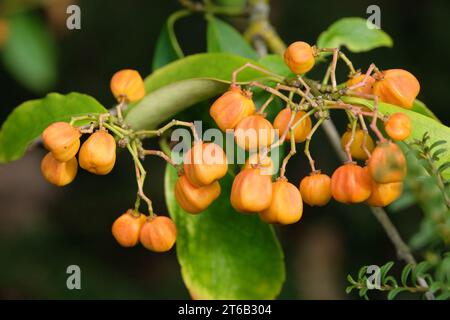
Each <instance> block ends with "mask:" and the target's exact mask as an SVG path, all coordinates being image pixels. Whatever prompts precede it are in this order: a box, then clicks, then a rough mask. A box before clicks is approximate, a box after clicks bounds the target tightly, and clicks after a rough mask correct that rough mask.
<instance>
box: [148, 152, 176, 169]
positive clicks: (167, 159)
mask: <svg viewBox="0 0 450 320" xmlns="http://www.w3.org/2000/svg"><path fill="white" fill-rule="evenodd" d="M140 154H142V155H144V156H147V155H149V156H157V157H160V158H162V159H164V160H165V161H166V162H167V163H168V164H170V165H172V166H175V163H174V162H173V161H172V159H171V158H170V157H169V156H168V155H167V154H165V153H164V152H162V151H160V150H145V149H143V150H141V151H140Z"/></svg>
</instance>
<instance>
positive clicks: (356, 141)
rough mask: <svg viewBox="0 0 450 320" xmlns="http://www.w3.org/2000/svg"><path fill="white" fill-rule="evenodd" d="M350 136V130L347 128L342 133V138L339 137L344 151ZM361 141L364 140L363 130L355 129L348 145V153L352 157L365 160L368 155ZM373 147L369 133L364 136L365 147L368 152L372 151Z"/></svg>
mask: <svg viewBox="0 0 450 320" xmlns="http://www.w3.org/2000/svg"><path fill="white" fill-rule="evenodd" d="M351 138H352V131H351V130H347V131H346V132H345V133H344V134H343V135H342V138H341V146H342V150H344V151H345V146H346V145H347V143H348V142H349V141H350V139H351ZM363 141H364V131H363V130H361V129H357V130H355V136H354V138H353V142H352V144H351V145H350V153H351V155H352V157H353V158H355V159H358V160H367V158H368V155H367V153H366V152H365V151H364V149H363V147H362V145H363ZM374 147H375V146H374V143H373V140H372V138H371V137H370V135H369V134H368V135H367V138H366V148H367V150H368V151H369V152H372V150H373V148H374Z"/></svg>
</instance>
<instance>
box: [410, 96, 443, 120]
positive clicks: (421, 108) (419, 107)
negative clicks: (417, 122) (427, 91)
mask: <svg viewBox="0 0 450 320" xmlns="http://www.w3.org/2000/svg"><path fill="white" fill-rule="evenodd" d="M411 110H412V111H414V112H417V113H420V114H423V115H424V116H427V117H429V118H432V119H434V120H436V121H439V122H441V121H440V120H439V119H438V118H437V117H436V115H435V114H434V113H433V111H431V110H430V109H428V107H427V106H426V105H425V103H423V102H422V101H420V100H417V99H416V100H414V103H413V106H412V109H411Z"/></svg>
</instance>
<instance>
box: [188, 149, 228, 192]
mask: <svg viewBox="0 0 450 320" xmlns="http://www.w3.org/2000/svg"><path fill="white" fill-rule="evenodd" d="M183 167H184V173H185V175H186V177H187V178H188V179H189V181H190V182H191V183H192V184H193V185H194V186H197V187H199V186H206V185H209V184H211V183H213V182H214V181H216V180H218V179H220V178H222V177H223V176H225V174H226V173H227V170H228V163H227V156H226V154H225V152H224V151H223V149H222V148H221V147H220V146H219V145H217V144H215V143H204V142H202V141H200V142H195V143H194V145H193V146H192V148H191V149H190V150H189V151H188V152H186V155H185V156H184V166H183Z"/></svg>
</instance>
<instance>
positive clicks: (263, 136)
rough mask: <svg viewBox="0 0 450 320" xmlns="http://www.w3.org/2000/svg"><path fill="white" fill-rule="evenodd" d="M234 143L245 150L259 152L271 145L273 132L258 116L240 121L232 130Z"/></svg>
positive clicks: (262, 118)
mask: <svg viewBox="0 0 450 320" xmlns="http://www.w3.org/2000/svg"><path fill="white" fill-rule="evenodd" d="M234 137H235V139H236V143H237V144H238V145H239V146H240V147H241V148H243V149H245V150H254V151H255V150H259V149H261V148H263V147H267V146H269V145H271V144H272V142H273V140H274V139H275V130H274V129H273V126H272V124H271V123H270V122H269V121H268V120H267V119H265V118H264V117H263V116H261V115H259V114H255V115H252V116H248V117H246V118H244V119H242V120H241V121H240V122H239V123H238V124H237V126H236V128H235V130H234Z"/></svg>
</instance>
